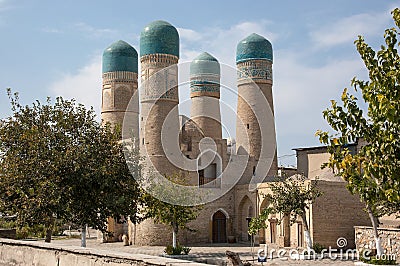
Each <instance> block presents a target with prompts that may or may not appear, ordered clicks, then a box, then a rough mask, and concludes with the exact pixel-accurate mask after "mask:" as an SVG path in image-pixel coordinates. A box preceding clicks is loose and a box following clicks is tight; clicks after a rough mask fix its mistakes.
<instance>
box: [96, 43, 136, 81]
mask: <svg viewBox="0 0 400 266" xmlns="http://www.w3.org/2000/svg"><path fill="white" fill-rule="evenodd" d="M113 71H129V72H135V73H138V54H137V52H136V50H135V48H133V47H132V46H130V45H129V44H128V43H126V42H124V41H121V40H119V41H117V42H115V43H113V44H111V45H110V46H109V47H108V48H107V49H105V50H104V52H103V73H106V72H113Z"/></svg>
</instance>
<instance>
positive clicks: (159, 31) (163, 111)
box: [140, 20, 180, 175]
mask: <svg viewBox="0 0 400 266" xmlns="http://www.w3.org/2000/svg"><path fill="white" fill-rule="evenodd" d="M178 59H179V35H178V31H177V30H176V28H175V27H174V26H172V25H171V24H169V23H168V22H165V21H161V20H157V21H153V22H151V23H150V24H148V25H147V26H146V27H145V28H144V29H143V31H142V32H141V34H140V63H141V80H142V88H141V92H140V97H141V98H140V102H141V116H140V123H141V125H140V130H141V135H140V138H141V139H140V146H141V150H142V151H144V152H145V153H146V155H147V157H148V159H150V161H151V163H152V165H153V166H154V167H155V169H156V170H157V171H158V172H159V173H161V174H163V175H168V174H172V173H176V172H178V168H177V167H175V166H174V165H173V164H172V163H170V160H169V159H168V157H167V155H168V156H174V155H173V154H167V153H166V151H164V148H163V143H165V142H168V143H169V144H170V142H173V143H175V142H176V145H175V147H179V143H178V141H179V113H178V104H179V97H178V67H177V63H178ZM163 137H165V138H166V139H163ZM177 151H179V152H180V150H179V149H177ZM179 155H180V154H179Z"/></svg>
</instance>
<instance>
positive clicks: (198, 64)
mask: <svg viewBox="0 0 400 266" xmlns="http://www.w3.org/2000/svg"><path fill="white" fill-rule="evenodd" d="M197 74H216V75H219V74H220V67H219V63H218V60H217V59H216V58H215V57H214V56H212V55H210V54H209V53H207V52H204V53H201V54H200V55H198V56H197V57H196V58H195V59H193V61H192V62H191V63H190V75H197Z"/></svg>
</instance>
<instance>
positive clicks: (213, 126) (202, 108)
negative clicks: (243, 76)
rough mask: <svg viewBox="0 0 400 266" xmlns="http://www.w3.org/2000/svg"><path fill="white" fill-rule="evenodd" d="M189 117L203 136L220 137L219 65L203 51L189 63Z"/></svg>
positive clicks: (216, 138) (215, 138) (217, 138)
mask: <svg viewBox="0 0 400 266" xmlns="http://www.w3.org/2000/svg"><path fill="white" fill-rule="evenodd" d="M190 98H191V100H192V105H191V110H190V117H191V119H192V120H193V121H194V122H195V123H196V124H197V126H198V127H199V128H200V129H201V130H202V132H203V133H204V136H205V137H210V138H212V139H214V140H220V139H222V127H221V112H220V106H219V98H220V67H219V63H218V60H217V59H216V58H214V57H213V56H212V55H210V54H208V53H206V52H204V53H202V54H200V55H199V56H197V57H196V58H195V59H194V60H193V61H192V63H191V64H190Z"/></svg>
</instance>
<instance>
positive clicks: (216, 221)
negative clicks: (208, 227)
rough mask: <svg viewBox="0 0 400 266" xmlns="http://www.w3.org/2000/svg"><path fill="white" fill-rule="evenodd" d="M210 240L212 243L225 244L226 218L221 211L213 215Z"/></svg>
mask: <svg viewBox="0 0 400 266" xmlns="http://www.w3.org/2000/svg"><path fill="white" fill-rule="evenodd" d="M212 240H213V243H226V216H225V214H224V213H223V212H222V211H217V212H216V213H214V215H213V218H212Z"/></svg>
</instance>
